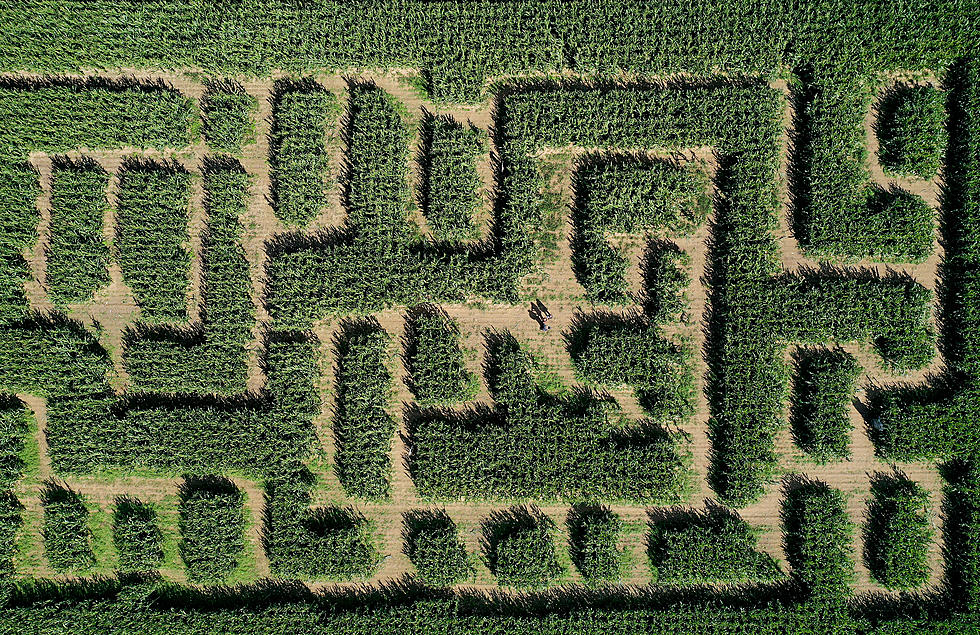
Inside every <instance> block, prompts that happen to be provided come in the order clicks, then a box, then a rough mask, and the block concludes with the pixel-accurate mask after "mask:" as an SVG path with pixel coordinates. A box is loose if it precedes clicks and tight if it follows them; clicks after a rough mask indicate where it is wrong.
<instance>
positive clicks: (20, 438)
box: [0, 397, 31, 579]
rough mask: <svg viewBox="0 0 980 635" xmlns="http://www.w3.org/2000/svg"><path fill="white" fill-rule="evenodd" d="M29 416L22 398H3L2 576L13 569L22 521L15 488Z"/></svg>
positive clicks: (0, 468) (0, 450) (0, 440)
mask: <svg viewBox="0 0 980 635" xmlns="http://www.w3.org/2000/svg"><path fill="white" fill-rule="evenodd" d="M30 417H31V414H30V411H29V410H27V408H26V407H25V406H24V404H23V403H22V402H21V401H20V400H19V399H16V398H13V397H5V398H3V399H2V400H0V579H3V578H4V577H6V576H8V575H10V574H11V573H13V570H14V566H13V557H14V554H15V553H16V549H17V545H16V535H17V530H18V529H20V526H21V524H22V523H23V520H22V518H21V510H22V508H23V506H22V505H21V503H20V501H19V500H17V496H16V495H15V494H14V493H13V491H12V488H13V485H14V483H15V482H16V481H17V480H18V479H19V478H20V477H21V475H22V474H23V472H24V470H25V468H26V467H27V461H26V458H27V457H25V451H26V445H27V437H28V434H29V433H30Z"/></svg>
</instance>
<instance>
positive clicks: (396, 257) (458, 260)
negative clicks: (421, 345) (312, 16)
mask: <svg viewBox="0 0 980 635" xmlns="http://www.w3.org/2000/svg"><path fill="white" fill-rule="evenodd" d="M348 96H349V98H348V104H347V112H346V114H345V118H344V119H345V126H346V133H345V134H346V143H347V157H346V163H345V165H344V168H343V173H342V179H341V187H342V203H343V205H344V208H345V209H346V211H347V220H346V224H345V225H344V226H343V228H341V229H340V230H336V231H330V232H321V233H320V234H317V235H314V236H312V237H309V236H298V235H292V234H285V235H282V236H279V237H276V238H273V239H272V240H271V241H270V243H269V244H267V246H266V250H267V253H268V255H269V260H268V261H267V266H266V271H267V275H268V280H269V282H268V285H267V288H268V291H267V295H266V298H265V303H266V306H267V308H268V310H269V313H270V315H271V316H272V318H273V319H274V320H275V323H276V324H277V325H278V326H279V327H281V328H308V327H309V326H310V325H311V324H312V323H313V321H315V320H317V319H319V318H321V317H323V316H324V315H325V314H331V313H333V314H345V313H351V312H354V313H367V312H371V311H374V310H377V309H380V308H383V307H385V306H389V305H391V304H393V303H398V304H409V305H410V304H418V303H420V302H421V301H422V300H423V299H426V298H428V299H433V298H434V299H441V300H446V301H450V300H455V301H462V300H463V299H464V294H463V290H462V289H461V288H460V285H461V284H463V283H464V282H465V280H466V275H465V269H464V265H465V261H466V256H465V254H462V255H461V254H458V253H457V254H453V253H445V252H439V251H433V250H432V249H427V248H425V246H424V245H422V244H421V242H420V241H421V235H420V234H419V232H418V229H417V228H416V227H414V226H412V225H411V224H410V223H409V222H408V211H409V209H410V205H411V196H410V190H409V188H408V182H407V180H406V178H405V166H406V165H407V161H408V128H407V127H406V122H405V121H404V119H403V116H402V113H401V112H400V111H399V110H398V107H397V104H396V102H395V101H394V100H393V99H392V98H391V96H390V95H388V94H387V93H385V92H384V91H383V90H381V89H379V88H378V87H377V86H374V85H373V84H365V83H358V82H350V83H349V84H348Z"/></svg>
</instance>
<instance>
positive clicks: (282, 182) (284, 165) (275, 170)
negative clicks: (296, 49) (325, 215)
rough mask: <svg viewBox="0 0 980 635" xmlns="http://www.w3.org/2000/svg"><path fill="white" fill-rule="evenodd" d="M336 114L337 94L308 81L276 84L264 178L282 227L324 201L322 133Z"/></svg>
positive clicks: (307, 217)
mask: <svg viewBox="0 0 980 635" xmlns="http://www.w3.org/2000/svg"><path fill="white" fill-rule="evenodd" d="M339 115H340V105H339V103H338V101H337V98H336V97H335V96H334V94H333V93H331V92H329V91H327V90H326V89H325V88H323V87H322V86H320V85H319V84H317V83H316V82H315V81H313V80H312V79H307V80H302V81H293V80H280V81H279V82H277V83H276V86H275V88H274V92H273V97H272V130H271V131H270V133H269V169H270V172H269V177H270V178H271V180H272V186H271V187H272V190H271V197H272V206H273V208H274V209H275V211H276V216H277V217H278V218H279V220H281V221H282V222H284V223H286V224H287V225H304V224H306V223H308V222H309V221H311V220H313V219H314V218H315V217H316V215H317V214H318V213H319V212H320V210H321V209H322V208H323V207H324V206H325V205H326V201H327V185H328V184H327V182H326V177H327V169H328V167H329V163H330V156H329V155H328V154H327V148H326V136H327V130H328V128H329V127H331V126H334V125H336V123H337V119H338V117H339Z"/></svg>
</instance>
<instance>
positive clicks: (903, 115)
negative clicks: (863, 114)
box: [875, 84, 947, 179]
mask: <svg viewBox="0 0 980 635" xmlns="http://www.w3.org/2000/svg"><path fill="white" fill-rule="evenodd" d="M875 110H876V111H877V115H878V116H877V119H876V121H875V134H877V135H878V144H879V146H878V158H879V161H880V162H881V165H882V166H883V167H884V168H885V169H886V170H889V171H890V172H892V173H893V174H896V175H899V176H915V177H918V178H921V179H931V178H932V177H934V176H936V173H938V172H939V168H940V165H941V163H942V158H943V152H944V151H945V150H946V142H947V137H946V132H947V131H946V96H945V95H944V94H943V93H942V92H941V91H939V90H936V88H935V87H933V86H924V85H920V84H897V85H896V86H893V87H891V88H890V89H889V90H888V91H887V92H886V93H885V94H884V95H883V96H882V98H881V100H880V101H879V102H878V104H876V108H875Z"/></svg>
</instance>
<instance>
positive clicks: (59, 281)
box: [45, 159, 109, 306]
mask: <svg viewBox="0 0 980 635" xmlns="http://www.w3.org/2000/svg"><path fill="white" fill-rule="evenodd" d="M51 163H52V164H51V229H50V238H49V239H48V244H47V246H46V249H45V259H46V262H47V268H46V270H45V281H46V284H47V288H48V294H49V297H50V298H51V301H52V302H53V303H54V304H55V305H56V306H65V305H67V304H71V303H74V302H85V301H86V300H89V299H90V298H91V297H92V296H93V295H94V294H95V292H96V291H98V290H99V289H102V288H104V287H106V286H108V284H109V248H108V246H106V244H105V239H104V238H103V236H102V226H103V220H104V218H105V213H106V209H107V208H108V206H109V201H108V200H107V198H106V193H105V190H106V186H107V185H108V184H109V175H108V174H106V172H105V170H103V169H102V168H101V167H99V166H98V164H96V163H95V162H94V161H92V160H88V161H85V160H83V161H79V162H74V161H71V160H68V159H65V160H52V162H51Z"/></svg>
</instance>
